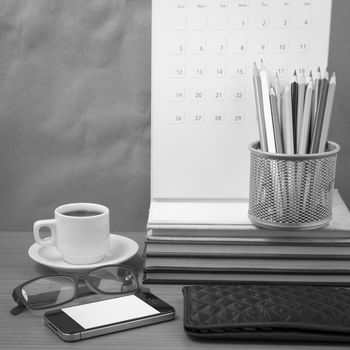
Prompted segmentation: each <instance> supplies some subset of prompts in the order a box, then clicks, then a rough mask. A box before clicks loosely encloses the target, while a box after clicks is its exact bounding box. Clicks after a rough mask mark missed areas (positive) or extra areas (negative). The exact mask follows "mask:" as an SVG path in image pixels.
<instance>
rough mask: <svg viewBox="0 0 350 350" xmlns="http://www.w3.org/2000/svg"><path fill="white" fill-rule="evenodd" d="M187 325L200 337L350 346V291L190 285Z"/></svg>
mask: <svg viewBox="0 0 350 350" xmlns="http://www.w3.org/2000/svg"><path fill="white" fill-rule="evenodd" d="M182 291H183V295H184V327H185V331H186V333H187V334H189V335H190V336H194V337H201V338H216V339H218V338H222V339H225V338H230V339H237V340H238V339H248V340H253V341H254V340H280V341H285V340H287V341H316V342H323V341H331V342H350V288H347V287H337V286H317V285H312V286H310V285H295V284H293V285H292V284H290V285H289V284H285V285H282V284H230V285H203V286H186V287H184V288H183V289H182Z"/></svg>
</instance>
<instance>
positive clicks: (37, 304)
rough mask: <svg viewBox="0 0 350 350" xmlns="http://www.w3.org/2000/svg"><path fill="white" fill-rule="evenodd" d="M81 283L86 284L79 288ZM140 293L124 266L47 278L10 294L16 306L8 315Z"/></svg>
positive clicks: (19, 287) (34, 281)
mask: <svg viewBox="0 0 350 350" xmlns="http://www.w3.org/2000/svg"><path fill="white" fill-rule="evenodd" d="M81 282H86V283H85V284H83V285H82V284H81ZM139 289H140V287H139V283H138V279H137V277H136V275H135V274H134V273H133V272H132V271H131V270H130V269H129V268H127V267H124V266H116V265H107V266H103V267H99V268H96V269H94V270H91V271H90V272H88V273H87V274H85V275H82V276H74V277H73V276H70V275H58V274H56V275H47V276H42V277H38V278H34V279H32V280H30V281H27V282H24V283H22V284H20V285H19V286H17V287H16V288H15V289H14V290H13V293H12V297H13V300H14V301H15V302H16V303H17V304H18V305H17V306H16V307H14V308H13V309H12V310H11V314H12V315H18V314H19V313H21V312H22V311H24V310H25V308H28V309H30V310H43V309H49V308H52V307H56V306H59V305H62V304H66V303H69V302H70V301H72V300H74V299H76V298H78V297H79V296H83V295H87V294H93V293H96V292H97V293H102V294H127V293H131V292H136V291H138V290H139Z"/></svg>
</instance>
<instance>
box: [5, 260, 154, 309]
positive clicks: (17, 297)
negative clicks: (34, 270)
mask: <svg viewBox="0 0 350 350" xmlns="http://www.w3.org/2000/svg"><path fill="white" fill-rule="evenodd" d="M108 267H117V268H123V269H126V270H128V271H129V273H131V274H132V276H133V278H134V279H135V281H136V288H135V290H132V291H127V292H123V291H121V292H106V291H101V290H99V289H98V288H96V287H94V286H93V285H92V284H91V282H90V281H89V280H88V278H87V277H88V275H89V274H90V273H92V272H94V271H96V270H100V269H103V268H108ZM48 277H68V278H69V279H71V281H72V282H73V285H74V294H73V296H72V297H71V298H70V299H67V300H66V301H63V302H60V303H57V304H54V305H52V306H39V307H35V308H33V307H31V306H29V304H28V303H27V301H26V300H25V298H24V296H23V293H22V289H23V287H24V286H25V285H27V284H29V283H32V282H34V281H37V280H40V279H43V278H48ZM81 280H83V281H84V282H85V285H84V287H85V286H87V289H88V292H87V293H86V294H85V293H84V294H80V297H82V296H85V295H90V294H97V293H99V294H105V295H127V294H132V293H135V292H139V291H141V290H142V291H146V290H147V291H149V289H148V288H144V287H140V283H139V281H138V276H137V273H136V272H135V271H134V270H133V269H131V268H130V267H127V266H123V265H103V266H99V267H96V268H94V269H92V270H89V271H88V272H86V273H84V274H81V275H75V274H73V275H69V274H59V273H56V274H48V275H44V276H39V277H35V278H32V279H30V280H28V281H25V282H23V283H21V284H20V285H18V286H17V287H15V288H14V289H13V291H12V298H13V300H14V302H15V303H17V305H16V306H15V307H13V308H12V309H11V310H10V313H11V314H12V315H18V314H20V313H22V312H23V311H24V310H25V309H26V308H27V309H29V310H32V311H40V310H48V309H52V308H56V307H58V306H61V305H64V304H68V303H70V302H71V301H73V300H75V299H77V298H79V281H81ZM80 288H81V287H80Z"/></svg>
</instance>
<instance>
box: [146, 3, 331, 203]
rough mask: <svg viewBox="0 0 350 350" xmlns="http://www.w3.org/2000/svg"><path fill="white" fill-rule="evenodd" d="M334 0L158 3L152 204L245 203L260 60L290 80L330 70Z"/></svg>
mask: <svg viewBox="0 0 350 350" xmlns="http://www.w3.org/2000/svg"><path fill="white" fill-rule="evenodd" d="M330 18H331V0H153V2H152V142H151V149H152V150H151V192H152V193H151V195H152V200H155V201H157V200H165V201H172V200H175V201H181V200H184V201H186V200H189V201H194V202H196V201H199V202H200V201H202V202H210V201H214V202H220V201H222V202H232V201H233V202H236V201H237V202H240V201H242V202H244V201H247V198H248V190H249V161H250V155H249V151H248V145H249V144H250V143H251V142H253V141H255V140H257V139H258V126H257V116H256V108H255V102H254V89H253V82H252V70H253V63H254V62H257V63H259V62H260V61H261V59H262V60H263V62H264V65H265V67H267V69H268V71H269V74H270V75H271V79H273V76H274V75H275V74H276V73H278V76H279V79H280V82H281V84H282V86H283V85H284V84H285V83H286V82H287V81H290V79H291V76H292V75H293V72H294V70H296V71H297V73H298V74H300V73H304V74H305V75H306V76H307V75H308V74H309V71H310V70H312V71H313V72H316V70H317V67H318V66H320V67H321V69H322V70H324V69H325V68H326V66H327V58H328V46H329V35H330Z"/></svg>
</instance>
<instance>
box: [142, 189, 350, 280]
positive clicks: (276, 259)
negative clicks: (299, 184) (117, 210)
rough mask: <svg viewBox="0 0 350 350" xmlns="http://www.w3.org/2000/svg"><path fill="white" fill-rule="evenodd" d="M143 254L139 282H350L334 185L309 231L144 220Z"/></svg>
mask: <svg viewBox="0 0 350 350" xmlns="http://www.w3.org/2000/svg"><path fill="white" fill-rule="evenodd" d="M144 255H145V265H144V277H143V282H144V283H181V284H191V283H218V282H223V283H224V282H226V283H227V282H230V281H236V282H268V281H274V282H276V281H277V282H278V281H279V282H286V283H288V282H290V283H293V282H298V283H302V282H314V283H325V282H326V283H334V284H336V283H344V282H350V213H349V210H348V209H347V207H346V205H345V204H344V202H343V201H342V199H341V197H340V196H339V194H338V192H337V191H335V196H334V205H333V219H332V221H331V223H330V225H328V226H327V227H325V228H323V229H320V230H315V231H305V230H302V231H301V230H300V231H296V230H293V231H291V230H286V231H283V230H266V229H259V228H257V227H255V226H253V225H244V226H243V225H240V226H239V229H234V227H228V226H227V227H225V228H224V227H218V226H214V225H213V226H212V227H209V226H208V225H207V226H205V227H204V226H203V227H201V226H200V225H194V226H193V227H190V226H188V227H187V229H184V228H183V227H177V226H176V225H174V226H171V225H158V226H155V225H154V226H152V225H150V224H149V225H148V232H147V238H146V242H145V250H144Z"/></svg>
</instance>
